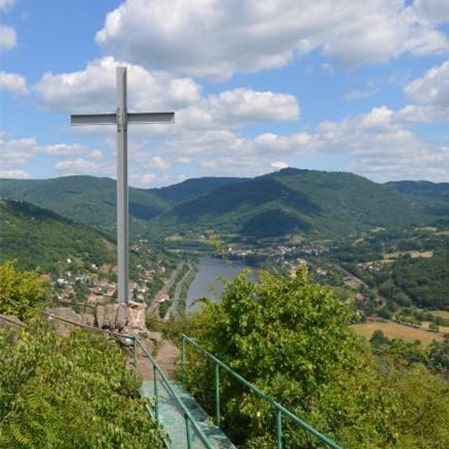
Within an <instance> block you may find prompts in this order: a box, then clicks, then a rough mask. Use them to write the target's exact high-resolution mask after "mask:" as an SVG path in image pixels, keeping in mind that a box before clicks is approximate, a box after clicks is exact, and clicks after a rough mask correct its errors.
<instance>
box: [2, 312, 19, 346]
mask: <svg viewBox="0 0 449 449" xmlns="http://www.w3.org/2000/svg"><path fill="white" fill-rule="evenodd" d="M22 327H25V324H24V323H23V322H22V321H20V320H19V318H17V317H16V316H14V315H3V314H2V313H0V328H8V332H7V341H8V343H9V344H10V345H12V344H14V343H15V342H16V341H17V339H18V338H19V335H20V331H21V328H22Z"/></svg>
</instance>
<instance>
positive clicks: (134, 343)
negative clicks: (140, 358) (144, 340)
mask: <svg viewBox="0 0 449 449" xmlns="http://www.w3.org/2000/svg"><path fill="white" fill-rule="evenodd" d="M133 363H134V366H136V367H137V341H136V337H133Z"/></svg>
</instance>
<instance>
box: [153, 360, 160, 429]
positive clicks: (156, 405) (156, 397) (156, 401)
mask: <svg viewBox="0 0 449 449" xmlns="http://www.w3.org/2000/svg"><path fill="white" fill-rule="evenodd" d="M153 386H154V414H155V416H156V421H157V422H159V394H158V391H157V370H156V365H153Z"/></svg>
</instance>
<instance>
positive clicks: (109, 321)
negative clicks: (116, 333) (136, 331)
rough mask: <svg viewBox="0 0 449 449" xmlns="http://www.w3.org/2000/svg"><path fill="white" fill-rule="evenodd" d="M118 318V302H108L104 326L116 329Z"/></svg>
mask: <svg viewBox="0 0 449 449" xmlns="http://www.w3.org/2000/svg"><path fill="white" fill-rule="evenodd" d="M116 319H117V304H107V305H106V306H105V310H104V323H103V326H102V327H103V328H107V329H115V321H116Z"/></svg>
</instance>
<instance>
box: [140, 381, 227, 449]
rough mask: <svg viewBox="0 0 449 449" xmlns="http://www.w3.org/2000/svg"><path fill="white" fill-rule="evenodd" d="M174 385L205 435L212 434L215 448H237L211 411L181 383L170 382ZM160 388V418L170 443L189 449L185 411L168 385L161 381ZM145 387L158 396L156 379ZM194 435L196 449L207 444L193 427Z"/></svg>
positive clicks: (146, 393)
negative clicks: (218, 424) (210, 413)
mask: <svg viewBox="0 0 449 449" xmlns="http://www.w3.org/2000/svg"><path fill="white" fill-rule="evenodd" d="M170 386H171V388H172V389H173V391H174V392H175V393H176V394H177V395H178V397H179V398H180V399H181V401H182V402H183V404H184V405H185V406H186V408H187V409H188V410H189V412H190V413H191V415H192V416H193V418H194V420H195V423H196V424H197V425H198V427H199V428H200V429H201V430H202V431H203V433H204V435H205V436H206V437H207V438H208V440H209V442H210V445H211V446H212V447H213V448H214V449H236V447H235V446H234V445H233V444H232V443H231V442H230V441H229V439H228V438H227V437H226V435H225V434H224V433H223V432H222V431H221V430H220V429H219V428H218V427H217V426H215V425H214V424H212V423H211V420H210V417H209V415H208V414H207V413H206V412H205V411H204V410H203V409H202V408H201V406H200V405H199V404H198V403H197V402H196V401H195V399H194V398H193V397H192V396H191V395H190V394H189V393H188V392H187V391H186V390H185V389H184V388H183V387H182V386H181V385H179V384H177V383H174V382H170ZM156 388H157V394H158V397H159V402H158V411H159V422H160V423H161V424H162V426H163V427H164V429H165V430H166V431H167V433H168V435H169V436H170V441H171V445H170V447H171V448H173V449H185V448H187V440H188V436H187V425H186V421H185V418H184V414H183V412H182V411H181V410H180V409H179V406H178V404H177V402H176V400H175V399H174V398H173V397H171V394H170V393H169V392H167V390H166V389H165V388H164V385H163V383H162V382H160V381H158V382H157V385H156ZM141 391H142V395H143V396H145V397H150V398H153V400H154V397H155V393H154V382H153V381H147V382H144V383H143V385H142V390H141ZM191 435H192V446H191V447H192V449H206V448H207V446H206V445H205V444H204V443H203V442H202V441H201V439H200V438H199V437H198V435H197V434H196V433H195V431H194V430H193V429H192V434H191Z"/></svg>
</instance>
